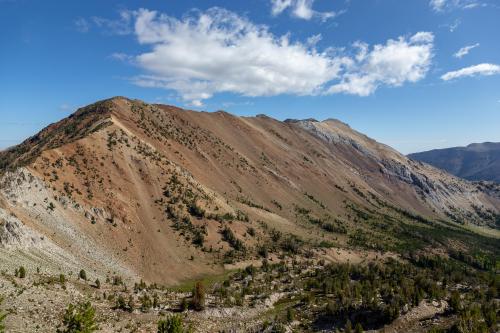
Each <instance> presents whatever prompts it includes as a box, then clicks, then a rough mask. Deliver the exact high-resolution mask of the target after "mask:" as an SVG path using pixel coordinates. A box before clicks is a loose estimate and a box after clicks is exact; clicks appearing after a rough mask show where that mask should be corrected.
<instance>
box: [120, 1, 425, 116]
mask: <svg viewBox="0 0 500 333" xmlns="http://www.w3.org/2000/svg"><path fill="white" fill-rule="evenodd" d="M134 34H135V35H136V38H137V40H138V42H139V43H140V44H142V45H144V46H145V47H149V48H150V50H149V51H147V52H144V53H142V54H139V55H135V56H127V55H125V54H122V53H118V54H116V55H115V56H114V58H116V59H125V60H127V62H133V63H134V64H135V65H136V66H138V67H139V68H141V69H143V70H144V73H143V74H142V75H139V76H137V77H134V78H133V79H132V81H133V82H134V83H135V84H137V85H139V86H142V87H155V88H164V89H168V90H173V91H176V92H177V93H178V94H179V95H180V96H181V97H182V98H183V99H184V100H186V101H188V102H190V103H191V104H192V105H195V106H201V105H202V103H203V100H206V99H208V98H210V97H212V96H213V95H214V94H217V93H223V92H230V93H236V94H240V95H244V96H252V97H253V96H274V95H279V94H293V95H320V94H333V93H348V94H356V95H361V96H366V95H369V94H371V93H373V92H374V91H375V90H376V89H377V88H378V87H379V86H381V85H388V86H400V85H402V84H403V83H405V82H415V81H418V80H420V79H422V78H423V77H424V76H425V74H426V73H427V71H428V69H429V66H430V63H431V58H432V48H433V39H434V36H433V34H432V33H429V32H419V33H417V34H415V35H413V36H408V37H400V38H398V39H396V40H389V41H387V42H386V43H385V44H380V45H374V46H373V47H370V46H369V45H368V44H366V43H363V42H357V43H355V44H354V45H353V46H352V47H351V48H349V50H347V51H346V50H344V49H339V48H332V47H330V48H326V49H325V50H323V51H320V50H318V49H317V47H316V43H317V42H318V41H319V40H320V35H315V36H311V37H310V38H309V39H308V40H306V41H304V42H299V41H292V40H291V37H290V35H284V36H276V35H274V34H272V33H271V32H270V31H269V29H268V28H267V27H266V26H264V25H256V24H254V23H252V22H250V21H249V20H248V19H246V18H244V17H241V16H239V15H237V14H235V13H233V12H230V11H227V10H224V9H221V8H212V9H209V10H207V11H204V12H200V11H198V12H191V14H190V15H188V16H184V17H183V18H182V19H177V18H175V17H171V16H168V15H165V14H160V13H158V12H156V11H150V10H147V9H141V10H138V11H137V12H135V13H134Z"/></svg>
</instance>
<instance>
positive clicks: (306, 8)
mask: <svg viewBox="0 0 500 333" xmlns="http://www.w3.org/2000/svg"><path fill="white" fill-rule="evenodd" d="M314 1H315V0H271V14H272V15H273V16H276V15H279V14H281V13H283V12H284V11H285V10H287V9H290V10H291V14H292V15H293V16H294V17H297V18H300V19H303V20H310V19H312V18H318V19H320V20H322V21H326V20H328V19H331V18H334V17H336V16H338V15H340V14H341V13H342V12H339V13H336V12H334V11H331V12H318V11H315V10H314V9H313V8H312V7H313V5H314Z"/></svg>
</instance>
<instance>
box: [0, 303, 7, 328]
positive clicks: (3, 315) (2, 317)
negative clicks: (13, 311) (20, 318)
mask: <svg viewBox="0 0 500 333" xmlns="http://www.w3.org/2000/svg"><path fill="white" fill-rule="evenodd" d="M2 303H3V297H2V296H0V306H1V305H2ZM6 317H7V314H6V313H4V312H2V311H0V333H4V332H5V324H4V321H5V318H6Z"/></svg>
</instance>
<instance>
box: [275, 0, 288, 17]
mask: <svg viewBox="0 0 500 333" xmlns="http://www.w3.org/2000/svg"><path fill="white" fill-rule="evenodd" d="M291 5H292V0H271V14H273V15H279V14H281V13H283V11H284V10H285V9H287V8H288V7H290V6H291Z"/></svg>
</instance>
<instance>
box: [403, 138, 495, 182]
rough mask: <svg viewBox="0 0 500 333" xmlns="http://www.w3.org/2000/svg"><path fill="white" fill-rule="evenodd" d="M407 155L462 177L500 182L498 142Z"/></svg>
mask: <svg viewBox="0 0 500 333" xmlns="http://www.w3.org/2000/svg"><path fill="white" fill-rule="evenodd" d="M408 156H409V157H410V158H412V159H415V160H418V161H422V162H425V163H428V164H430V165H433V166H435V167H437V168H440V169H443V170H446V171H447V172H449V173H451V174H453V175H455V176H458V177H461V178H464V179H468V180H475V181H481V180H484V181H494V182H497V183H500V143H493V142H485V143H473V144H470V145H468V146H467V147H455V148H447V149H436V150H431V151H426V152H421V153H415V154H410V155H408Z"/></svg>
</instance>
